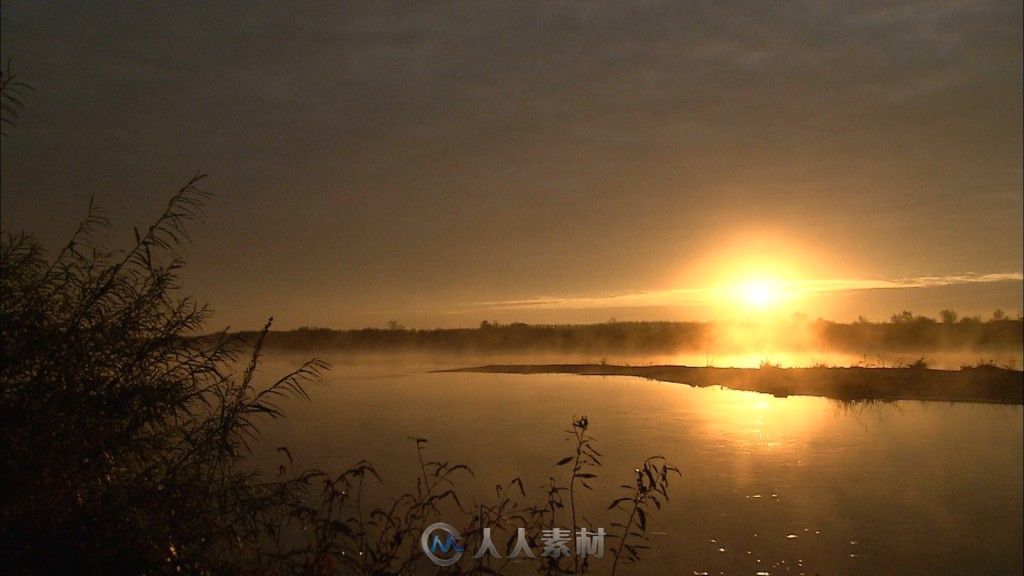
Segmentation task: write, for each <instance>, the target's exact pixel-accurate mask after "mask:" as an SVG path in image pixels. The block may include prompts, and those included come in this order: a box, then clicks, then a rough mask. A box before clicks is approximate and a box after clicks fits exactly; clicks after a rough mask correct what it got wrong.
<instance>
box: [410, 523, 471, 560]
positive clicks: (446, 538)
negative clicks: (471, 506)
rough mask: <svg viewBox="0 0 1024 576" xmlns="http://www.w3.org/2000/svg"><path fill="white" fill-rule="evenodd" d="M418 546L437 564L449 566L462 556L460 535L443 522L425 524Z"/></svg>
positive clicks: (452, 527)
mask: <svg viewBox="0 0 1024 576" xmlns="http://www.w3.org/2000/svg"><path fill="white" fill-rule="evenodd" d="M420 546H421V547H422V548H423V553H424V554H426V555H427V558H430V561H431V562H433V563H434V564H437V565H438V566H451V565H452V564H455V563H456V562H458V561H459V558H462V552H463V547H462V535H461V534H459V531H458V530H456V529H455V527H454V526H452V525H451V524H447V523H445V522H435V523H433V524H431V525H430V526H427V527H426V529H424V530H423V535H422V536H420Z"/></svg>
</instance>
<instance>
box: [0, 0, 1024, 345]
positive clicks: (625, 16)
mask: <svg viewBox="0 0 1024 576" xmlns="http://www.w3.org/2000/svg"><path fill="white" fill-rule="evenodd" d="M1021 25H1022V20H1021V6H1020V3H1019V2H953V1H946V2H903V3H899V4H892V3H887V2H878V3H871V2H852V1H851V2H806V3H786V4H785V5H780V4H779V3H765V2H746V3H743V2H741V3H721V2H689V3H677V2H671V3H670V2H664V3H662V2H636V3H621V2H607V3H603V2H537V3H483V2H465V3H454V4H453V3H446V4H444V5H439V4H432V3H415V4H401V3H384V2H365V3H347V4H345V5H337V6H333V7H325V6H323V5H321V4H319V3H310V4H298V5H291V4H289V5H276V6H269V5H265V6H252V5H250V3H238V4H235V5H230V4H217V5H216V6H213V5H201V4H190V3H181V4H159V5H149V4H146V5H135V4H112V3H107V4H102V5H85V4H84V3H83V4H78V3H68V4H56V3H45V2H41V3H25V4H10V3H7V4H5V5H4V7H3V23H2V26H3V40H2V45H3V57H4V59H7V58H11V59H12V61H13V63H14V66H15V68H16V69H17V70H19V71H20V72H21V74H22V76H23V77H25V78H26V79H27V80H29V81H31V83H32V84H33V85H34V86H35V88H36V92H35V93H34V94H33V95H32V97H31V99H30V105H29V108H28V109H27V110H26V112H25V119H24V121H23V122H22V125H21V126H19V127H18V128H17V129H16V133H15V134H14V135H13V136H12V138H10V139H8V140H7V141H5V143H4V146H3V163H4V164H3V174H2V178H3V189H4V195H3V198H4V202H3V216H4V226H5V228H26V229H28V230H30V231H32V232H34V233H36V234H37V235H40V236H43V237H45V238H47V239H50V240H51V241H52V242H56V239H57V238H59V237H61V236H62V235H64V234H66V233H67V232H68V231H69V229H70V228H71V226H72V223H73V222H74V220H75V219H76V218H77V217H78V216H79V215H80V214H81V211H82V208H83V207H84V205H85V203H86V199H87V198H88V196H89V195H90V194H95V195H96V198H97V200H98V202H99V203H101V204H102V205H104V206H106V207H107V209H108V212H109V213H111V216H112V217H114V219H115V220H116V221H119V222H131V223H139V222H143V221H145V220H146V219H147V218H148V217H151V215H152V213H153V211H154V210H155V209H156V206H157V202H158V201H159V200H160V199H161V198H162V197H164V196H166V195H167V193H168V192H169V191H170V190H172V189H173V188H174V187H175V185H176V184H177V183H179V182H181V181H182V180H183V179H185V178H186V177H187V176H188V175H190V174H191V173H192V172H193V171H195V170H203V171H207V172H210V173H211V175H212V177H211V178H210V180H209V183H208V187H209V188H210V189H212V190H213V191H215V192H216V193H217V198H216V200H215V202H214V203H213V205H211V207H210V209H209V212H208V217H207V224H206V225H205V226H204V227H203V228H202V229H200V230H198V231H197V233H196V244H195V246H194V248H193V250H192V251H191V252H190V255H191V260H192V261H193V263H194V267H193V270H192V272H191V276H190V278H189V280H190V283H191V285H193V286H195V287H196V288H197V289H198V290H199V291H200V293H201V294H202V295H203V296H205V297H207V298H209V299H210V300H212V301H213V303H214V304H215V306H216V307H217V308H218V309H219V310H221V311H222V312H223V315H222V320H223V321H225V322H232V323H235V324H239V323H241V324H243V325H247V326H250V325H256V324H257V323H258V321H259V318H261V317H262V316H263V315H264V314H270V313H277V315H278V316H279V317H282V318H283V320H284V322H285V323H286V324H289V325H290V324H304V323H320V324H329V325H350V324H360V323H362V322H365V321H368V320H367V319H368V318H370V316H368V315H367V313H368V311H393V313H394V315H395V316H401V315H402V313H403V312H402V311H411V310H420V311H423V310H426V311H427V312H422V316H421V317H422V318H423V319H424V321H426V322H431V321H437V322H442V321H444V319H443V318H442V317H440V316H431V313H430V312H429V310H432V309H435V308H444V307H449V306H456V305H458V304H459V303H465V302H479V301H497V300H507V299H523V298H531V297H534V296H539V295H551V294H579V293H597V294H600V293H615V292H618V291H624V290H626V291H628V290H648V289H663V288H665V287H666V283H667V282H670V281H671V280H672V278H674V277H675V276H676V275H677V273H678V271H679V270H680V269H682V268H684V267H685V264H686V262H687V261H688V260H691V259H692V257H693V255H695V254H699V253H702V252H705V251H707V250H712V249H714V247H715V245H716V243H718V242H720V241H721V240H722V238H723V237H728V236H730V235H733V236H734V235H736V234H742V231H743V230H747V229H758V230H760V229H768V230H770V231H771V230H774V231H776V232H779V233H784V234H785V235H787V236H788V237H790V238H795V239H797V240H799V241H802V242H804V243H806V244H807V245H809V246H811V247H813V248H814V249H815V250H818V251H819V252H824V253H828V254H832V255H833V257H834V258H835V259H836V260H843V261H847V260H848V261H849V262H850V266H853V267H854V268H857V270H856V272H859V273H860V274H861V275H862V276H863V277H871V278H901V277H908V276H922V275H955V274H962V273H966V272H1014V271H1019V270H1020V267H1021V220H1022V209H1021V206H1022V201H1021V183H1022V176H1021V166H1020V161H1019V158H1020V155H1021V152H1022V149H1021V124H1020V118H1021V116H1022V109H1021V82H1022V79H1021V51H1022V44H1021ZM694 274H697V273H696V272H695V273H694ZM1011 299H1019V297H1018V296H1013V295H1011ZM954 304H955V303H954Z"/></svg>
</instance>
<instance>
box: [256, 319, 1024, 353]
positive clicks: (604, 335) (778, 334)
mask: <svg viewBox="0 0 1024 576" xmlns="http://www.w3.org/2000/svg"><path fill="white" fill-rule="evenodd" d="M943 316H944V320H943V321H939V320H934V319H931V318H927V317H924V316H914V315H913V314H911V313H909V312H903V313H901V314H898V315H895V316H893V317H892V318H891V319H890V321H888V322H868V321H866V320H865V321H859V322H853V323H849V324H842V323H836V322H830V321H827V320H820V319H819V320H808V319H803V318H799V317H797V318H794V319H791V320H789V321H788V322H784V323H781V324H777V325H775V326H774V328H775V330H774V331H773V333H772V334H770V335H767V336H760V335H759V334H758V332H759V329H758V328H757V327H756V325H754V324H751V325H744V324H732V325H716V324H715V323H708V322H608V323H604V324H585V325H563V326H553V325H536V324H523V323H513V324H497V323H492V322H483V323H482V324H481V325H480V327H479V328H456V329H433V330H411V329H406V328H403V327H401V326H400V325H397V324H395V323H392V324H391V326H390V327H388V328H365V329H361V330H331V329H328V328H299V329H297V330H290V331H275V332H271V333H270V334H268V335H267V340H266V343H267V346H268V347H269V348H272V349H275V350H284V351H301V350H322V351H354V352H377V351H394V350H413V351H424V352H431V351H435V352H454V353H487V352H563V353H591V354H609V355H613V354H617V355H622V354H630V353H648V354H672V353H678V352H680V351H700V350H736V349H737V346H739V347H742V346H744V345H750V344H751V341H750V340H749V339H748V335H753V338H754V339H755V345H756V339H757V338H763V340H762V341H761V342H762V343H764V342H770V343H771V345H772V346H773V347H775V349H779V348H782V347H784V348H785V349H786V350H789V351H793V352H796V351H801V350H807V351H817V352H820V351H836V352H848V353H853V354H857V355H864V356H871V355H874V354H876V353H880V352H912V353H921V352H927V351H942V350H957V351H978V352H979V353H980V354H985V353H991V352H1013V351H1018V352H1019V351H1020V349H1021V346H1022V330H1024V322H1022V321H1021V319H1020V318H1016V319H1010V318H1007V317H1006V316H1005V314H1003V313H1002V312H1000V311H996V313H995V314H993V317H992V318H990V319H988V320H982V319H981V318H978V317H968V318H957V316H956V314H955V313H953V312H950V311H945V312H944V314H943ZM243 335H244V336H247V337H250V338H252V337H255V333H243Z"/></svg>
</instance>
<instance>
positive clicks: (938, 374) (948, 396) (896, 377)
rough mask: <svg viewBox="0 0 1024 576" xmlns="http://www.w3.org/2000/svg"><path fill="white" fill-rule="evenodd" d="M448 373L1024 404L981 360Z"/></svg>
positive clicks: (1006, 373) (1005, 378) (1009, 382)
mask: <svg viewBox="0 0 1024 576" xmlns="http://www.w3.org/2000/svg"><path fill="white" fill-rule="evenodd" d="M446 372H491V373H500V374H582V375H591V376H639V377H641V378H649V379H651V380H660V381H663V382H676V383H679V384H687V385H690V386H697V387H705V386H722V387H725V388H731V389H733V390H747V391H752V392H764V393H767V394H773V395H775V396H790V395H803V396H823V397H826V398H833V399H836V400H843V401H859V400H884V401H890V400H935V401H947V402H988V403H993V404H1024V373H1021V372H1020V371H1018V370H1010V369H1007V368H1000V367H998V366H991V365H980V366H975V367H964V368H962V369H960V370H931V369H928V368H926V367H925V366H924V365H923V363H918V364H916V365H910V366H905V367H901V368H865V367H859V366H854V367H848V368H835V367H826V366H822V367H814V368H781V367H779V366H773V365H763V366H761V367H760V368H714V367H690V366H613V365H608V364H535V365H524V364H520V365H494V366H480V367H475V368H459V369H456V370H447V371H446Z"/></svg>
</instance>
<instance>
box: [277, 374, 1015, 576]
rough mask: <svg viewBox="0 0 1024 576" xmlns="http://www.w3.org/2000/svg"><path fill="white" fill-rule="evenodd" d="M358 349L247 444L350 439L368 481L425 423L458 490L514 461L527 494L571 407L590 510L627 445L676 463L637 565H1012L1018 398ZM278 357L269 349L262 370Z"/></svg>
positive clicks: (331, 464) (599, 516)
mask: <svg viewBox="0 0 1024 576" xmlns="http://www.w3.org/2000/svg"><path fill="white" fill-rule="evenodd" d="M676 358H679V357H676ZM367 359H368V357H357V356H343V355H342V356H335V357H331V358H330V360H331V361H332V363H333V364H334V366H335V368H334V370H333V371H332V372H330V373H329V374H328V377H327V385H326V386H323V387H318V388H316V389H314V390H312V391H311V394H312V401H311V402H309V403H295V404H291V405H289V406H288V410H289V414H290V417H289V418H287V419H284V420H282V421H279V422H277V423H275V424H274V425H273V426H272V427H270V428H269V429H268V431H267V439H268V442H267V451H266V452H264V453H258V454H257V461H258V462H261V463H262V465H265V466H267V468H268V469H271V470H272V469H273V467H274V466H275V465H276V463H277V462H278V461H279V460H280V458H279V456H275V455H274V454H272V453H271V451H272V449H273V447H275V446H278V445H282V444H285V445H288V446H289V447H290V449H291V451H292V454H293V455H294V457H295V459H296V464H297V465H299V466H315V467H319V468H323V469H325V470H328V471H332V470H333V471H337V470H341V469H344V468H346V467H348V466H349V465H351V464H353V463H354V462H356V461H358V460H360V459H363V458H366V459H368V460H370V461H371V462H372V463H373V464H374V465H375V466H376V467H377V469H378V470H379V471H380V472H381V474H382V476H383V477H384V485H383V486H382V487H381V489H380V492H379V494H396V493H399V492H400V491H402V490H404V489H408V488H410V486H409V485H408V484H409V483H410V482H414V480H413V479H414V478H415V477H416V471H417V467H416V463H415V460H416V452H415V446H414V444H413V442H412V441H411V440H409V437H410V436H416V437H425V438H427V439H429V443H428V448H427V450H428V452H427V455H428V456H429V457H431V458H436V459H440V460H448V461H451V462H459V463H465V464H467V465H469V466H471V467H472V468H473V470H474V471H475V473H476V474H475V476H474V477H472V478H469V477H467V478H464V479H463V481H462V482H460V485H459V488H460V490H461V491H462V493H463V494H464V495H467V496H468V497H470V498H479V499H486V498H487V497H489V496H490V495H491V494H492V493H493V488H494V485H495V484H496V483H503V482H506V481H508V480H509V479H511V478H513V477H521V478H522V479H523V480H524V481H525V483H526V487H527V494H528V495H530V494H531V491H532V493H533V494H534V495H537V494H539V491H540V487H541V484H542V483H543V482H544V481H546V479H547V477H548V475H551V474H553V473H562V472H563V471H562V470H561V469H556V468H554V467H553V466H552V465H553V464H554V463H555V461H556V460H557V459H558V458H559V457H561V456H562V455H563V453H564V452H565V450H566V449H567V441H566V440H565V430H566V428H567V427H568V423H569V419H570V418H571V417H572V416H574V415H576V416H579V415H583V414H586V415H587V416H589V417H590V420H591V422H592V428H591V431H592V432H593V435H594V436H595V437H596V439H597V447H598V449H599V450H601V451H602V453H603V454H604V455H605V459H604V465H603V466H602V467H601V468H600V469H599V470H598V471H597V473H598V476H599V477H598V478H597V479H596V480H595V482H594V486H595V490H594V491H593V492H585V493H583V495H582V496H581V508H582V509H583V510H584V511H585V515H586V517H587V519H588V520H589V521H590V522H592V523H593V524H594V525H596V526H607V525H608V524H609V523H610V522H611V520H612V519H611V518H610V517H608V516H607V513H606V512H605V508H606V507H607V503H608V502H609V501H610V500H611V499H613V498H614V497H615V496H618V495H619V494H618V492H617V487H618V485H619V484H622V483H624V482H629V480H630V475H631V470H632V469H633V467H634V466H636V465H637V464H638V463H639V462H640V461H641V460H642V459H643V458H644V457H646V456H649V455H653V454H661V455H664V456H666V457H667V458H668V459H669V461H670V462H671V463H672V464H674V465H676V466H678V467H679V468H680V469H681V470H682V473H683V475H682V478H681V479H680V481H679V482H677V483H676V484H674V485H673V486H672V488H671V490H670V495H671V496H672V500H671V501H670V502H669V503H668V505H667V506H666V507H664V508H663V510H662V511H661V513H660V514H658V515H657V516H654V517H652V521H651V522H652V526H651V527H650V528H649V530H650V531H651V533H652V542H651V544H652V549H651V550H648V551H647V554H645V557H644V561H643V562H642V563H641V564H640V565H639V572H638V573H647V574H663V573H680V574H693V573H697V574H701V573H704V572H706V573H708V574H718V573H720V572H722V573H726V574H733V573H738V574H754V573H757V572H767V573H769V574H787V573H792V574H799V573H806V574H815V573H821V574H864V573H876V574H897V573H898V574H936V573H946V574H952V573H990V574H1012V573H1019V572H1020V571H1021V569H1022V567H1024V562H1022V555H1021V550H1020V546H1019V543H1020V541H1021V538H1022V521H1021V518H1022V515H1024V509H1022V496H1021V494H1022V487H1024V478H1022V465H1024V462H1022V458H1024V457H1022V454H1024V446H1022V421H1024V420H1022V410H1021V406H1019V405H1009V406H1006V405H986V404H961V403H935V402H918V401H897V402H889V403H881V402H873V403H841V402H837V401H834V400H828V399H823V398H816V397H801V396H791V397H788V398H776V397H773V396H770V395H766V394H760V393H754V392H737V391H731V390H725V389H719V388H692V387H689V386H685V385H680V384H671V383H663V382H656V381H649V380H644V379H640V378H632V377H592V376H575V375H505V374H472V373H431V372H430V371H431V370H435V369H438V368H446V367H454V366H458V365H462V364H466V363H469V364H472V363H474V362H484V361H490V360H492V359H493V358H489V357H479V356H474V357H437V356H433V357H425V356H420V357H413V356H407V357H399V356H395V357H392V359H391V362H388V363H383V362H380V361H379V358H375V359H374V361H372V362H367V361H366V360H367ZM508 359H509V358H503V359H502V360H503V361H505V360H508ZM544 359H545V357H543V356H542V357H536V356H531V357H528V358H520V361H521V362H537V361H544ZM571 360H572V359H566V358H564V357H563V358H561V361H571ZM591 360H592V359H591ZM612 360H615V361H618V359H609V361H612ZM648 360H649V361H650V362H660V361H662V359H661V358H652V359H648ZM665 360H669V358H666V359H665ZM837 360H838V359H837ZM634 361H637V362H641V361H642V360H640V359H638V358H634ZM815 361H820V362H824V361H826V360H822V359H821V357H817V358H816V359H815ZM960 361H961V360H960V358H958V357H950V358H946V359H943V360H942V362H947V363H950V365H956V364H957V363H958V362H960ZM837 363H838V362H837ZM292 364H293V360H292V359H291V358H289V357H284V356H272V357H270V358H268V361H267V362H266V365H265V370H266V372H267V373H268V374H272V373H274V372H275V371H283V370H284V369H286V368H287V367H288V366H291V365H292ZM605 560H606V561H608V562H610V559H609V558H607V557H606V559H605ZM520 568H522V570H523V571H528V570H530V569H531V566H529V565H523V566H521V567H520ZM606 568H607V567H606ZM598 570H599V571H600V568H599V569H598Z"/></svg>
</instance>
